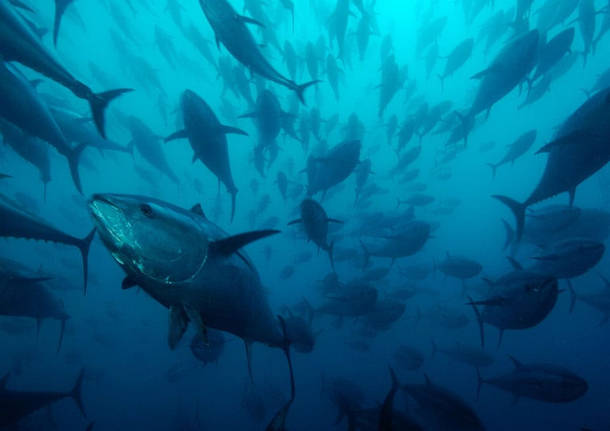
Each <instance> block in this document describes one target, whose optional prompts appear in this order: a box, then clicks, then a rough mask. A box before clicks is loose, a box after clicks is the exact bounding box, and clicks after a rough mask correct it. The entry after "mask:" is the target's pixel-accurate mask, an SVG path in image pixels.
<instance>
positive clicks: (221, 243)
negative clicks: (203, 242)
mask: <svg viewBox="0 0 610 431" xmlns="http://www.w3.org/2000/svg"><path fill="white" fill-rule="evenodd" d="M277 233H280V231H279V230H273V229H267V230H255V231H252V232H246V233H240V234H238V235H233V236H229V237H227V238H223V239H219V240H217V241H213V242H211V243H210V251H212V252H214V253H218V254H221V255H223V256H230V255H232V254H233V253H235V252H236V251H238V250H239V249H240V248H242V247H244V246H246V245H248V244H250V243H251V242H254V241H258V240H259V239H263V238H265V237H268V236H271V235H275V234H277Z"/></svg>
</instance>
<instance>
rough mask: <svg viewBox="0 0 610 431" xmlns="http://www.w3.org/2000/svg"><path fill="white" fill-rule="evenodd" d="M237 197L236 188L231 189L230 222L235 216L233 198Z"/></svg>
mask: <svg viewBox="0 0 610 431" xmlns="http://www.w3.org/2000/svg"><path fill="white" fill-rule="evenodd" d="M236 198H237V190H233V191H231V223H233V219H234V218H235V200H236Z"/></svg>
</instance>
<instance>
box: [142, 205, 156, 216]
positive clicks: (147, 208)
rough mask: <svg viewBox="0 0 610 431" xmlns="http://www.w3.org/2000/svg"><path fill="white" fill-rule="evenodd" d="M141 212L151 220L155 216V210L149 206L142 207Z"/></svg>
mask: <svg viewBox="0 0 610 431" xmlns="http://www.w3.org/2000/svg"><path fill="white" fill-rule="evenodd" d="M140 211H142V214H144V215H145V216H146V217H148V218H151V217H152V216H153V209H152V208H151V206H150V205H148V204H142V205H140Z"/></svg>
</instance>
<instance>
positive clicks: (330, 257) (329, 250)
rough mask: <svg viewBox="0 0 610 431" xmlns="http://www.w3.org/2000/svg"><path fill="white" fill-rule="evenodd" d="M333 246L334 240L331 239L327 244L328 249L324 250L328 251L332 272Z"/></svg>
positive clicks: (333, 267) (333, 260)
mask: <svg viewBox="0 0 610 431" xmlns="http://www.w3.org/2000/svg"><path fill="white" fill-rule="evenodd" d="M334 248H335V241H331V243H330V245H329V246H328V250H326V251H327V252H328V258H329V259H330V266H331V268H332V269H333V272H334V271H335V259H334V257H333V250H334Z"/></svg>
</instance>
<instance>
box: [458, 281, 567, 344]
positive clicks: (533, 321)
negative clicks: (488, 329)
mask: <svg viewBox="0 0 610 431" xmlns="http://www.w3.org/2000/svg"><path fill="white" fill-rule="evenodd" d="M490 283H491V285H492V287H493V290H492V292H493V293H492V296H490V297H488V298H486V299H483V300H481V301H473V300H472V299H471V300H470V305H472V307H473V309H474V311H475V314H476V316H477V321H478V322H479V329H480V335H481V346H484V345H485V336H484V332H483V325H484V324H485V323H487V324H489V325H492V326H495V327H497V328H498V329H499V330H500V337H499V338H498V345H500V343H501V342H502V335H503V334H504V331H505V330H506V329H517V330H522V329H528V328H533V327H534V326H537V325H538V324H539V323H541V322H542V321H543V320H544V319H546V317H547V316H548V315H549V313H550V312H551V311H552V310H553V308H554V307H555V303H556V302H557V296H558V294H559V289H558V288H557V279H556V278H554V277H552V276H548V275H541V274H538V273H534V272H528V271H523V270H516V271H513V272H510V273H508V274H506V275H504V276H502V277H500V278H499V279H498V280H496V281H495V282H490ZM479 307H481V310H479Z"/></svg>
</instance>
